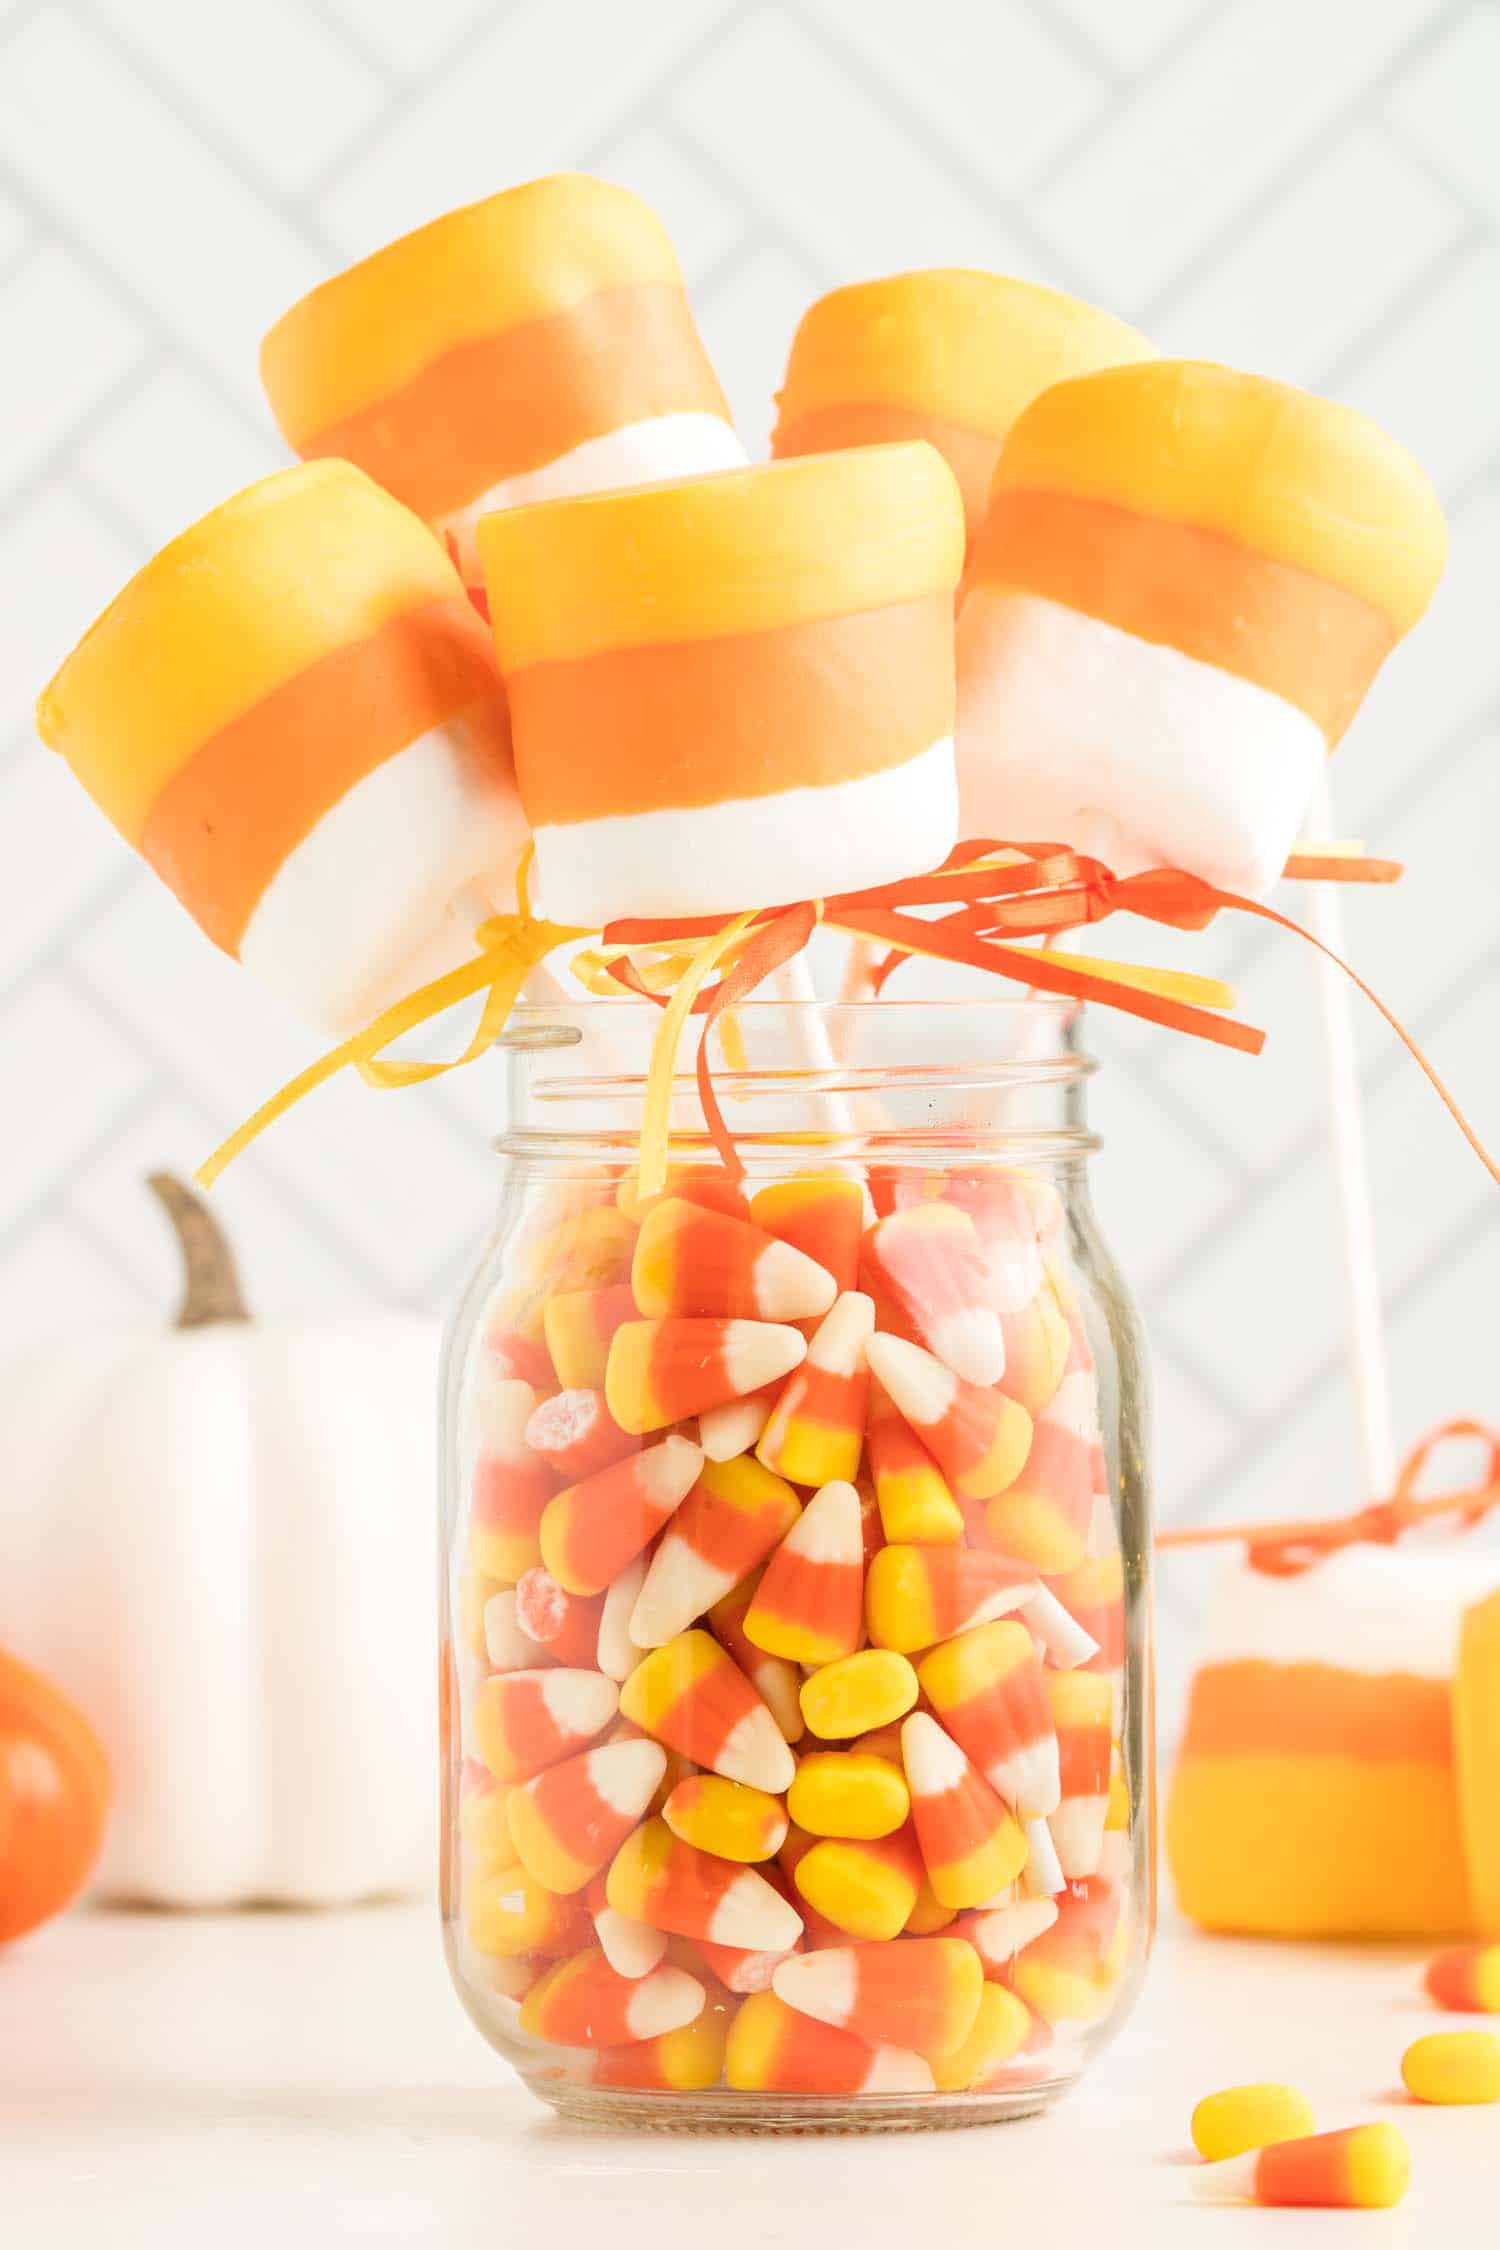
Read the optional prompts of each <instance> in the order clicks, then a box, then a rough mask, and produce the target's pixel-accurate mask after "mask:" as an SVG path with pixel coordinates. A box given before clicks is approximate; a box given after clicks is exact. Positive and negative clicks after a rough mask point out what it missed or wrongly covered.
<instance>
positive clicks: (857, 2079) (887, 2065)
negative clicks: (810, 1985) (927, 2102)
mask: <svg viewBox="0 0 1500 2250" xmlns="http://www.w3.org/2000/svg"><path fill="white" fill-rule="evenodd" d="M724 2082H725V2084H726V2085H728V2086H732V2087H734V2088H735V2090H736V2091H737V2092H739V2093H742V2094H929V2093H931V2092H932V2083H933V2081H932V2070H931V2067H930V2066H929V2064H927V2063H926V2062H924V2060H923V2059H922V2057H921V2056H920V2055H914V2054H911V2053H909V2052H908V2051H907V2050H906V2049H905V2048H902V2047H883V2046H871V2045H869V2044H868V2043H867V2042H866V2041H865V2040H863V2039H858V2038H856V2037H855V2035H854V2033H853V2032H851V2031H843V2030H840V2029H839V2028H838V2027H837V2026H836V2025H834V2024H831V2023H820V2022H819V2021H818V2020H817V2018H816V2017H815V2016H811V2015H804V2014H803V2013H802V2012H801V2010H800V2009H797V2008H794V2007H791V2006H789V2005H788V2003H787V2002H786V2001H785V2000H783V1999H782V1998H781V1996H780V1994H779V1993H776V1992H757V1993H753V1994H752V1995H751V1997H750V1998H749V1999H748V2000H746V2001H744V2002H743V2004H742V2005H741V2007H740V2011H739V2014H738V2015H737V2016H736V2017H735V2019H734V2022H733V2024H732V2025H731V2026H730V2030H729V2039H728V2043H727V2044H726V2046H725V2049H724Z"/></svg>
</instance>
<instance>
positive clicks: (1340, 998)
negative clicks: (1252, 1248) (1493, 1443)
mask: <svg viewBox="0 0 1500 2250" xmlns="http://www.w3.org/2000/svg"><path fill="white" fill-rule="evenodd" d="M1308 824H1309V832H1310V833H1316V834H1320V835H1323V836H1331V835H1332V834H1333V833H1334V830H1333V810H1332V800H1331V797H1330V794H1329V789H1328V778H1327V774H1326V772H1325V773H1324V774H1323V775H1321V776H1320V778H1319V782H1318V786H1317V789H1316V790H1315V792H1314V794H1313V798H1312V802H1311V804H1310V805H1309V807H1308ZM1307 919H1308V922H1309V924H1310V925H1311V928H1312V930H1313V933H1314V935H1315V936H1317V937H1318V938H1320V939H1321V940H1322V942H1323V943H1324V944H1325V945H1326V946H1329V947H1331V949H1332V950H1333V951H1334V952H1335V953H1342V952H1343V951H1344V934H1343V922H1344V917H1343V909H1342V906H1341V904H1340V900H1339V895H1338V886H1337V884H1335V883H1312V884H1309V886H1308V905H1307ZM1314 974H1315V975H1316V977H1317V980H1318V994H1319V1000H1320V1003H1321V1013H1322V1018H1323V1062H1324V1091H1325V1098H1326V1101H1327V1108H1328V1139H1329V1151H1330V1155H1331V1159H1332V1164H1333V1175H1334V1182H1335V1186H1336V1189H1337V1196H1338V1230H1339V1244H1340V1249H1341V1252H1342V1257H1343V1266H1344V1290H1345V1304H1346V1317H1347V1322H1348V1327H1347V1335H1346V1350H1347V1353H1348V1362H1349V1379H1350V1382H1351V1384H1352V1386H1353V1391H1354V1408H1355V1420H1356V1429H1357V1435H1358V1440H1359V1465H1360V1472H1361V1475H1362V1478H1363V1481H1364V1491H1365V1494H1366V1495H1367V1496H1369V1497H1371V1498H1374V1497H1377V1496H1379V1495H1380V1494H1383V1493H1387V1492H1389V1491H1390V1490H1391V1487H1392V1485H1393V1484H1394V1482H1395V1476H1396V1443H1395V1433H1394V1426H1393V1422H1392V1415H1391V1378H1390V1365H1389V1361H1388V1359H1387V1356H1386V1343H1385V1330H1384V1327H1383V1325H1382V1320H1381V1308H1380V1274H1379V1269H1378V1266H1377V1264H1376V1257H1375V1214H1374V1206H1373V1203H1372V1201H1371V1196H1370V1174H1369V1166H1368V1163H1367V1160H1366V1153H1365V1127H1364V1115H1363V1112H1362V1110H1361V1108H1360V1095H1359V1069H1358V1061H1357V1057H1356V1053H1355V1045H1354V1024H1353V1019H1352V1015H1351V1012H1350V1003H1349V994H1350V986H1349V981H1348V979H1347V978H1346V977H1343V976H1341V975H1340V974H1339V971H1338V970H1337V969H1336V968H1335V967H1334V965H1333V963H1332V962H1331V961H1329V960H1327V959H1325V957H1324V956H1323V955H1322V954H1318V955H1317V956H1316V957H1315V968H1314Z"/></svg>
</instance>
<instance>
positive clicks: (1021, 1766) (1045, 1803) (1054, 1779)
mask: <svg viewBox="0 0 1500 2250" xmlns="http://www.w3.org/2000/svg"><path fill="white" fill-rule="evenodd" d="M917 1678H918V1679H919V1680H920V1681H921V1684H922V1693H923V1694H924V1695H925V1696H926V1698H927V1700H928V1702H929V1703H930V1704H931V1705H932V1708H933V1710H934V1711H935V1712H936V1713H937V1715H938V1717H939V1718H940V1719H941V1720H942V1722H943V1725H944V1726H945V1727H946V1728H947V1730H948V1732H949V1733H950V1734H951V1735H952V1737H953V1739H954V1741H955V1742H956V1743H957V1744H958V1745H959V1747H960V1749H961V1750H963V1751H964V1752H965V1753H966V1754H967V1755H968V1756H969V1757H970V1758H972V1759H973V1761H974V1763H975V1765H976V1766H977V1767H978V1768H979V1771H980V1772H981V1773H982V1774H983V1775H984V1778H985V1780H986V1781H987V1782H988V1783H989V1785H990V1787H991V1788H992V1789H994V1790H996V1791H998V1793H999V1795H1000V1796H1001V1797H1003V1798H1004V1800H1005V1802H1006V1804H1008V1805H1009V1806H1010V1807H1011V1808H1012V1810H1013V1811H1015V1812H1017V1813H1020V1814H1021V1815H1022V1816H1023V1817H1026V1818H1034V1817H1036V1816H1037V1815H1045V1814H1047V1813H1050V1812H1055V1811H1056V1809H1057V1804H1058V1799H1059V1797H1060V1795H1061V1783H1060V1780H1059V1773H1058V1750H1057V1731H1056V1728H1055V1727H1054V1725H1053V1720H1052V1707H1051V1704H1050V1703H1049V1701H1048V1696H1047V1684H1046V1681H1045V1679H1044V1677H1043V1673H1042V1667H1041V1664H1040V1662H1039V1661H1038V1658H1037V1653H1036V1644H1035V1643H1034V1642H1033V1640H1032V1638H1031V1635H1030V1633H1028V1631H1027V1630H1026V1627H1025V1626H1024V1625H1022V1624H1020V1623H1018V1622H1017V1621H1016V1620H1014V1619H1012V1618H1000V1619H998V1620H997V1621H996V1622H995V1623H993V1624H989V1625H977V1626H975V1627H974V1628H973V1629H972V1630H971V1631H969V1632H967V1633H960V1634H959V1635H958V1636H957V1638H956V1639H954V1640H951V1641H945V1642H943V1643H942V1645H941V1646H940V1647H938V1648H934V1649H932V1650H930V1651H929V1652H928V1654H927V1655H926V1656H924V1657H923V1658H922V1661H921V1663H920V1664H919V1665H918V1666H917Z"/></svg>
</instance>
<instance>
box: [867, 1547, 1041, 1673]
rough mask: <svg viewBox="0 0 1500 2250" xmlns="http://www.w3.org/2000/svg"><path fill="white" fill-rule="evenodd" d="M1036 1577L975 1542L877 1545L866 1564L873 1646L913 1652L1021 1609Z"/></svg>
mask: <svg viewBox="0 0 1500 2250" xmlns="http://www.w3.org/2000/svg"><path fill="white" fill-rule="evenodd" d="M1035 1590H1036V1581H1035V1579H1034V1578H1032V1577H1030V1576H1029V1575H1028V1574H1027V1573H1026V1572H1024V1571H1023V1570H1022V1568H1021V1566H1020V1565H1019V1564H1017V1563H1012V1562H1009V1561H1007V1559H1006V1558H1005V1557H1004V1556H1003V1555H991V1554H987V1553H986V1552H985V1551H984V1550H983V1549H982V1548H976V1547H882V1548H881V1550H880V1552H879V1554H878V1555H876V1556H875V1557H874V1559H873V1561H872V1562H871V1564H870V1568H869V1572H868V1574H867V1578H866V1585H865V1614H866V1617H867V1619H868V1622H869V1627H870V1639H871V1640H872V1641H873V1642H874V1644H875V1646H876V1647H877V1648H889V1649H898V1650H899V1651H900V1652H901V1654H902V1655H904V1656H910V1655H913V1654H914V1653H915V1652H916V1651H917V1650H918V1649H926V1648H931V1647H932V1646H933V1645H934V1643H935V1642H938V1641H949V1640H952V1639H953V1637H954V1635H955V1634H958V1633H963V1632H967V1631H968V1629H969V1628H970V1626H973V1625H983V1624H986V1623H988V1622H989V1620H990V1619H992V1618H996V1617H1002V1616H1004V1615H1005V1614H1006V1613H1007V1612H1008V1611H1010V1610H1014V1609H1018V1608H1020V1606H1021V1604H1022V1603H1023V1602H1025V1601H1027V1600H1029V1598H1030V1597H1031V1595H1032V1594H1033V1593H1034V1592H1035Z"/></svg>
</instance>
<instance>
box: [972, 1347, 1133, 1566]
mask: <svg viewBox="0 0 1500 2250" xmlns="http://www.w3.org/2000/svg"><path fill="white" fill-rule="evenodd" d="M1102 1461H1103V1455H1102V1450H1101V1448H1100V1444H1099V1421H1098V1413H1097V1409H1096V1407H1095V1403H1094V1378H1093V1377H1092V1375H1082V1374H1080V1375H1068V1376H1065V1377H1064V1379H1063V1382H1062V1384H1061V1386H1060V1388H1059V1389H1058V1392H1057V1394H1056V1396H1055V1397H1054V1398H1053V1399H1052V1400H1051V1402H1050V1404H1049V1405H1048V1406H1047V1407H1046V1408H1045V1409H1044V1411H1043V1412H1042V1414H1041V1415H1040V1416H1039V1417H1038V1419H1037V1421H1036V1422H1035V1424H1034V1425H1033V1428H1032V1433H1031V1450H1030V1452H1029V1453H1028V1454H1027V1456H1026V1462H1025V1466H1024V1467H1023V1468H1022V1469H1021V1471H1020V1473H1019V1475H1018V1476H1017V1477H1016V1478H1015V1480H1014V1482H1013V1483H1012V1484H1011V1485H1010V1487H1009V1489H1008V1490H1007V1491H1005V1492H1002V1493H1000V1494H998V1495H997V1497H996V1498H995V1499H993V1500H991V1502H990V1504H989V1506H988V1507H987V1508H986V1509H985V1512H984V1522H985V1532H986V1535H987V1537H988V1538H989V1541H990V1544H991V1545H992V1546H994V1547H998V1548H999V1549H1000V1551H1001V1553H1002V1554H1007V1555H1015V1556H1016V1557H1017V1558H1018V1559H1019V1560H1020V1561H1021V1562H1029V1563H1031V1564H1033V1565H1034V1566H1035V1567H1036V1569H1037V1570H1039V1571H1045V1572H1048V1573H1056V1572H1058V1571H1065V1570H1074V1569H1076V1568H1077V1566H1078V1564H1079V1563H1081V1562H1082V1561H1083V1558H1084V1555H1085V1553H1086V1551H1087V1540H1088V1529H1089V1521H1090V1518H1091V1517H1092V1515H1093V1512H1094V1493H1095V1491H1096V1489H1097V1488H1098V1486H1099V1485H1100V1484H1101V1483H1102V1482H1103V1481H1104V1470H1103V1467H1102Z"/></svg>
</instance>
